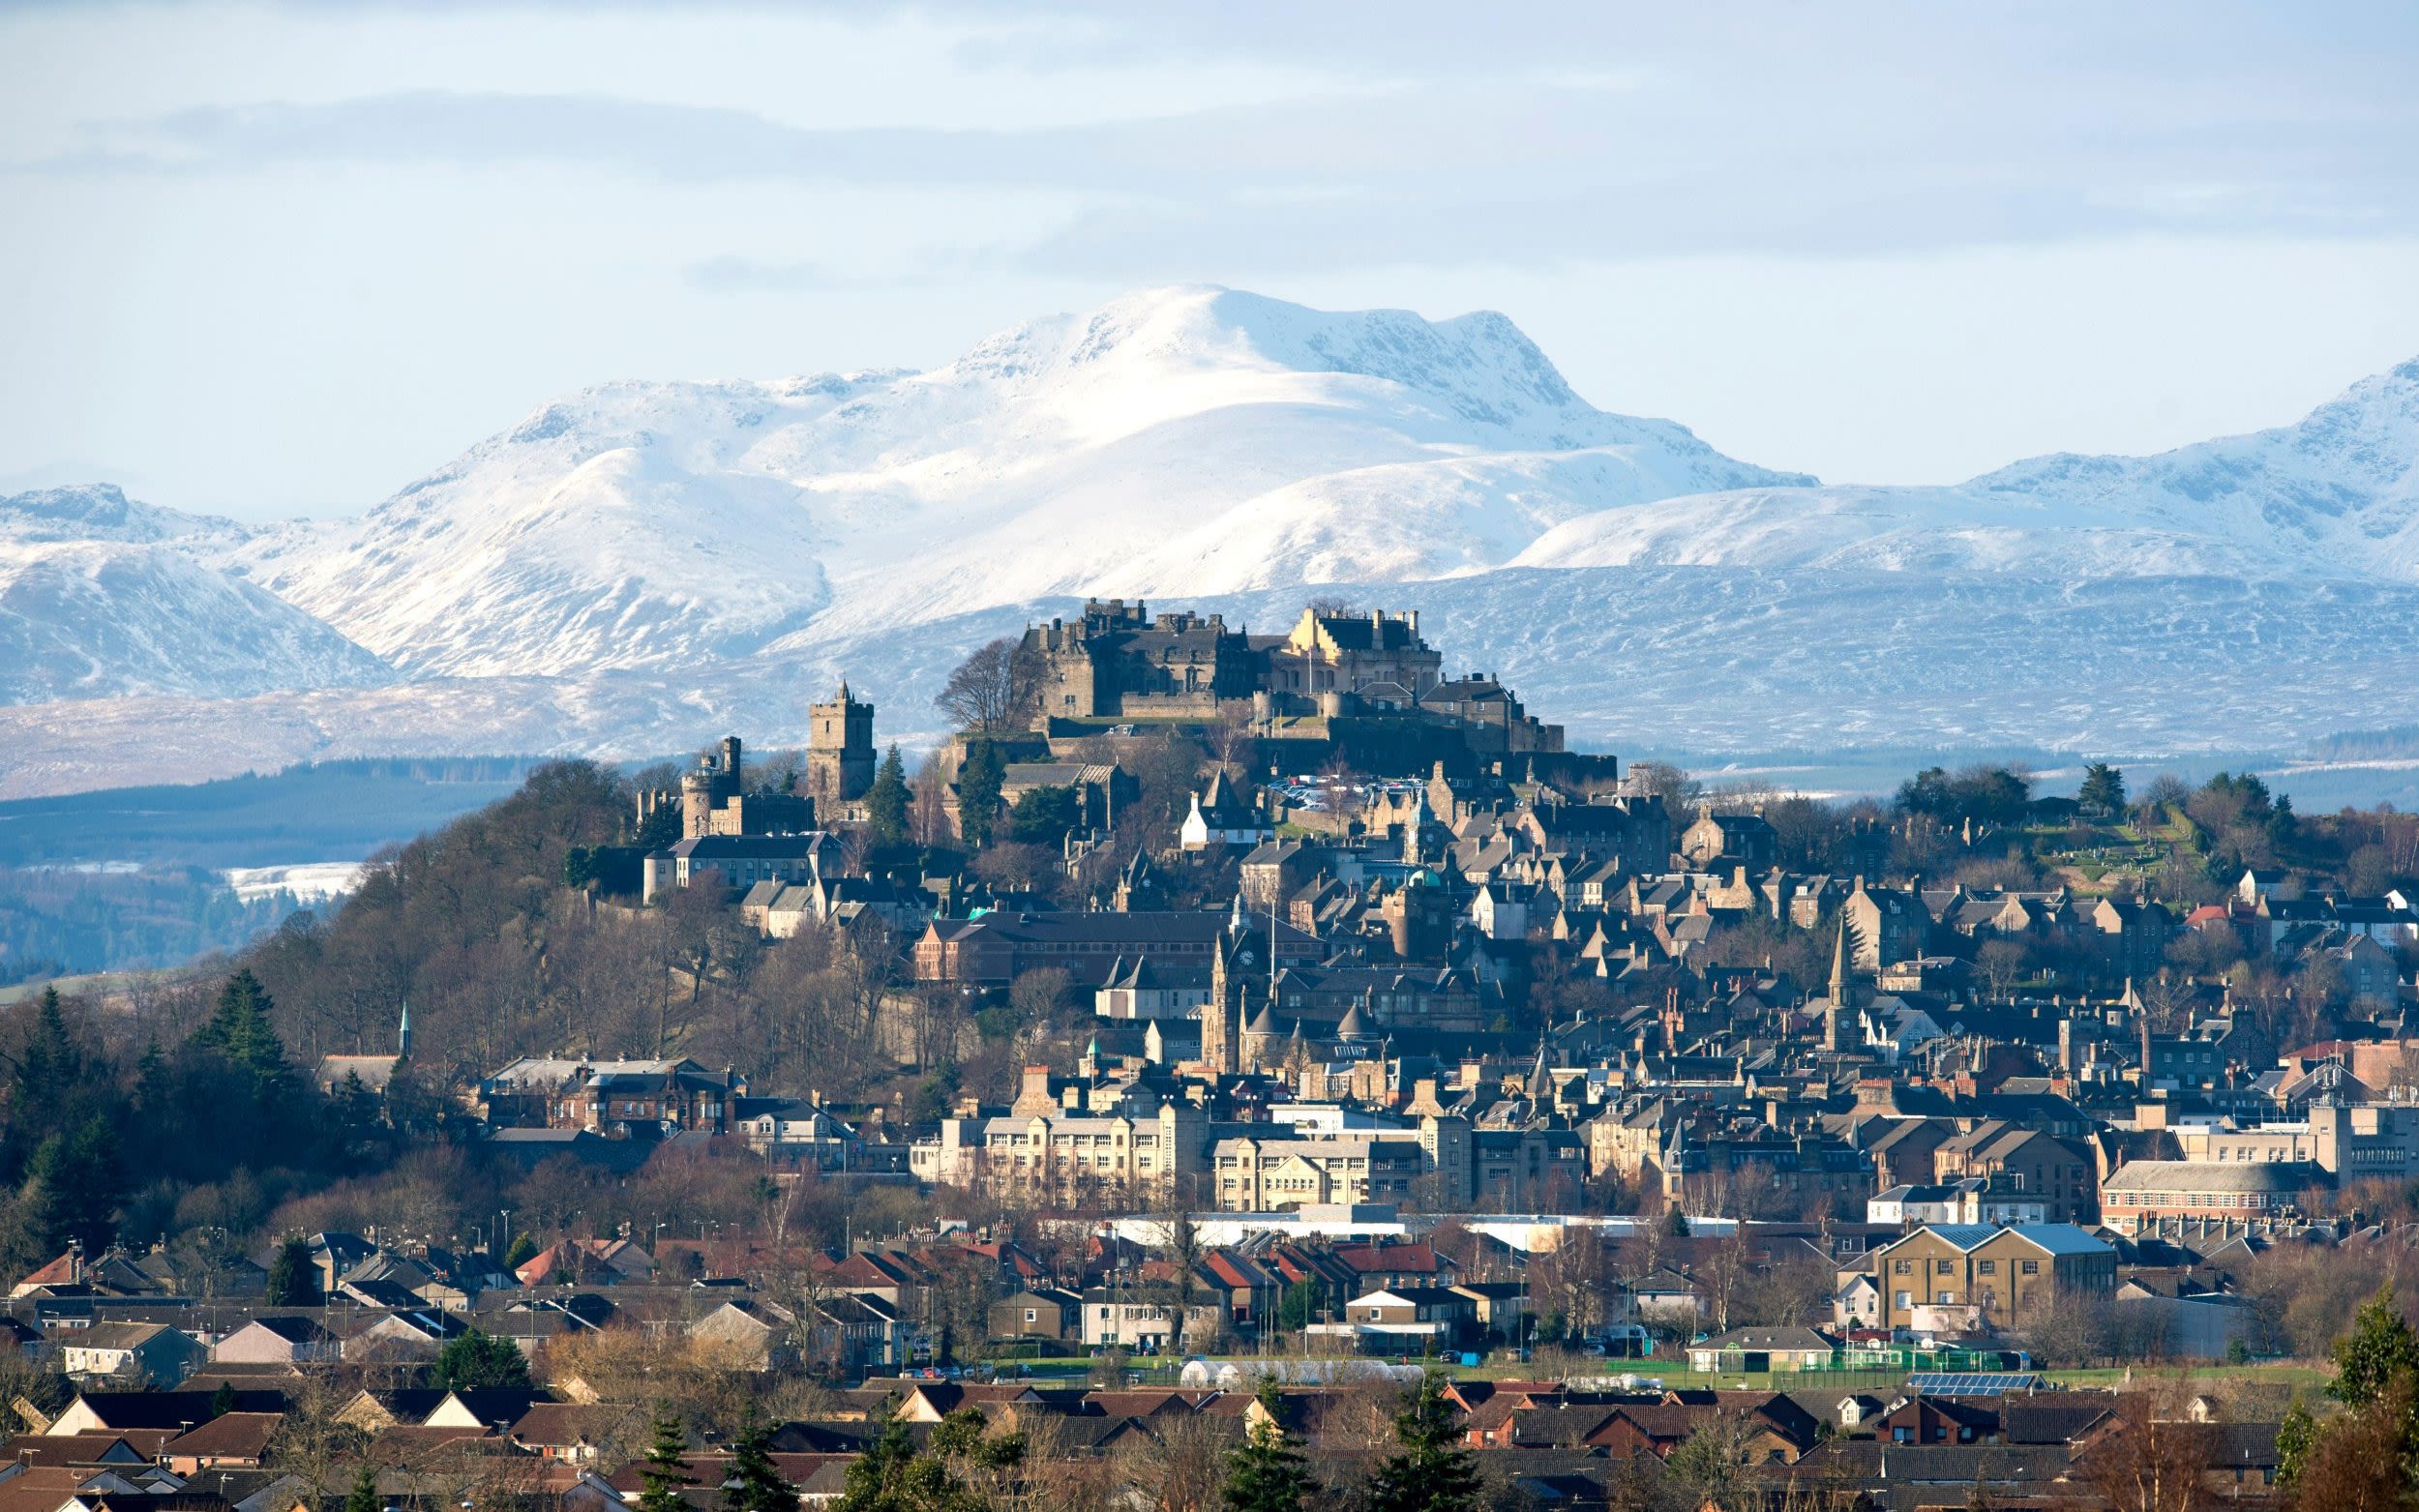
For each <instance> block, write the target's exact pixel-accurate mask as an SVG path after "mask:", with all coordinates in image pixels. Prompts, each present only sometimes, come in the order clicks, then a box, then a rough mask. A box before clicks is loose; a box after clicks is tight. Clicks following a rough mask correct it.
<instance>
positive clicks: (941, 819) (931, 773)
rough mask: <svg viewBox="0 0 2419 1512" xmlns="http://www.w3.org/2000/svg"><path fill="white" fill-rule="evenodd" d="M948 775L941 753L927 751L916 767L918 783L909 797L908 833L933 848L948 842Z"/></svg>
mask: <svg viewBox="0 0 2419 1512" xmlns="http://www.w3.org/2000/svg"><path fill="white" fill-rule="evenodd" d="M948 795H949V775H948V772H947V771H946V770H945V769H944V768H943V767H942V765H941V753H940V752H938V751H928V752H926V753H925V754H924V759H923V761H922V762H921V763H919V764H918V765H917V766H916V768H915V786H914V788H913V790H912V791H911V793H910V795H909V798H908V836H909V838H910V839H911V840H913V841H914V842H915V843H916V844H917V845H922V846H924V847H926V848H927V849H929V848H931V847H932V846H934V845H945V844H947V843H948V841H949V839H950V835H949V796H948Z"/></svg>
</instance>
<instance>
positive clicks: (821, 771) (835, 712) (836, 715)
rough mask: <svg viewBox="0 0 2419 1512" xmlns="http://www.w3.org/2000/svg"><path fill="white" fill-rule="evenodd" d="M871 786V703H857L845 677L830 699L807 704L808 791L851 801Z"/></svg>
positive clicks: (872, 747) (872, 741) (872, 733)
mask: <svg viewBox="0 0 2419 1512" xmlns="http://www.w3.org/2000/svg"><path fill="white" fill-rule="evenodd" d="M806 786H807V791H809V792H810V793H813V794H814V795H815V796H816V797H818V798H821V799H824V800H826V801H832V802H839V803H852V802H854V801H855V800H857V799H859V798H862V797H864V796H865V790H866V789H867V788H869V787H871V786H874V706H873V705H872V704H870V703H859V702H858V701H857V700H856V699H855V698H854V697H851V695H850V693H849V685H848V683H847V682H846V681H843V682H842V683H841V684H840V692H839V694H838V696H837V697H834V698H833V699H832V700H831V701H830V702H829V703H817V704H810V705H809V706H808V708H807V735H806Z"/></svg>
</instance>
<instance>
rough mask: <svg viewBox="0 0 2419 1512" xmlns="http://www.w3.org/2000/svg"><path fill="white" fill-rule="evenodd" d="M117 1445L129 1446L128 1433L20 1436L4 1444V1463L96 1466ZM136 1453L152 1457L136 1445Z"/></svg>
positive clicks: (0, 1448)
mask: <svg viewBox="0 0 2419 1512" xmlns="http://www.w3.org/2000/svg"><path fill="white" fill-rule="evenodd" d="M114 1443H126V1436H125V1435H124V1434H114V1433H108V1432H105V1431H104V1432H98V1433H89V1434H18V1435H17V1436H16V1437H15V1438H11V1439H9V1440H8V1441H7V1442H6V1443H0V1462H5V1463H8V1464H22V1465H33V1466H64V1465H94V1464H98V1463H99V1462H100V1460H101V1457H102V1456H103V1455H105V1454H106V1453H108V1452H109V1446H110V1445H111V1444H114ZM127 1447H128V1448H130V1449H134V1452H135V1454H136V1455H137V1456H138V1457H140V1458H141V1459H143V1460H146V1461H147V1460H149V1459H150V1458H151V1456H150V1455H149V1454H146V1453H144V1452H143V1451H142V1450H140V1449H139V1448H136V1447H135V1446H134V1445H133V1444H127Z"/></svg>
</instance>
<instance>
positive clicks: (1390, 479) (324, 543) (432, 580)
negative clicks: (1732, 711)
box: [242, 288, 1812, 675]
mask: <svg viewBox="0 0 2419 1512" xmlns="http://www.w3.org/2000/svg"><path fill="white" fill-rule="evenodd" d="M1811 482H1812V480H1811V479H1807V478H1805V477H1803V476H1800V475H1793V474H1784V473H1777V472H1772V471H1770V470H1768V469H1765V468H1761V467H1754V466H1749V465H1747V464H1745V463H1741V462H1737V461H1733V460H1730V459H1728V458H1726V457H1723V456H1721V455H1720V454H1719V453H1717V452H1716V451H1714V450H1713V449H1712V448H1711V447H1708V446H1706V445H1705V444H1704V443H1703V442H1701V441H1699V440H1697V438H1696V437H1694V436H1693V435H1691V434H1689V433H1688V432H1687V430H1685V429H1684V428H1682V427H1680V426H1677V425H1673V424H1670V423H1668V422H1663V421H1652V420H1635V419H1630V418H1628V417H1626V416H1618V415H1608V414H1604V413H1602V412H1600V411H1598V410H1596V409H1594V408H1591V407H1590V406H1588V405H1587V404H1586V403H1585V402H1583V401H1582V400H1579V399H1578V397H1577V396H1576V395H1574V394H1572V393H1571V391H1570V389H1569V386H1568V384H1566V383H1565V382H1564V381H1563V378H1562V375H1561V374H1560V373H1559V372H1557V371H1555V369H1554V367H1553V365H1552V364H1551V363H1550V362H1548V361H1547V360H1546V358H1545V356H1544V354H1543V353H1541V352H1539V351H1538V349H1537V347H1536V346H1535V345H1534V344H1532V343H1531V342H1530V341H1528V340H1527V338H1525V337H1523V336H1522V335H1521V334H1520V333H1519V331H1518V329H1517V328H1516V327H1514V326H1513V325H1512V324H1511V323H1510V322H1509V321H1508V320H1506V319H1504V318H1503V317H1502V316H1500V315H1487V314H1481V315H1466V316H1463V317H1461V318H1460V319H1457V320H1448V321H1444V322H1440V323H1435V324H1431V323H1430V322H1428V321H1425V320H1421V319H1419V317H1418V316H1415V315H1410V314H1406V313H1402V312H1398V311H1375V312H1370V313H1363V314H1348V315H1337V314H1326V313H1322V312H1319V311H1309V310H1304V309H1302V308H1300V307H1299V306H1294V305H1286V304H1281V303H1279V302H1277V301H1273V300H1267V299H1262V298H1259V297H1258V296H1255V295H1250V294H1241V293H1236V292H1233V291H1228V290H1222V289H1208V288H1183V289H1168V290H1156V291H1151V292H1150V293H1146V294H1138V295H1134V296H1130V297H1128V298H1126V299H1122V300H1119V301H1115V302H1113V303H1111V304H1109V305H1106V306H1104V307H1102V308H1101V309H1099V310H1097V311H1091V312H1090V313H1088V314H1083V315H1059V316H1052V317H1048V318H1046V319H1041V320H1036V321H1032V322H1030V323H1029V324H1027V325H1024V326H1020V327H1017V328H1016V329H1014V330H1012V331H1008V332H1004V333H1001V334H1000V335H998V336H995V337H992V338H990V339H988V340H986V341H982V342H979V343H978V344H976V345H975V346H974V347H973V348H972V349H971V350H970V351H969V352H967V353H966V355H964V356H963V357H961V358H960V359H958V360H957V361H956V362H954V363H952V364H950V365H949V366H947V367H945V368H942V369H940V370H938V371H933V372H928V373H910V372H898V371H888V372H875V373H854V374H824V375H821V376H817V377H809V378H793V379H787V380H781V381H777V382H768V383H711V384H703V383H624V384H612V385H607V386H604V387H600V388H596V389H591V390H587V391H585V392H583V393H581V394H578V395H574V396H571V397H570V398H568V399H565V400H558V401H556V402H554V403H552V404H549V405H547V406H546V407H544V408H543V409H541V410H540V411H538V412H537V413H536V414H534V415H532V416H531V417H529V418H528V419H527V420H525V421H523V423H522V424H521V425H519V426H518V427H516V428H514V429H513V430H509V431H507V432H505V433H503V434H501V435H499V436H496V437H494V438H493V439H491V440H489V441H485V442H482V443H481V444H480V445H479V446H477V447H474V448H473V449H472V450H471V451H470V452H468V453H466V454H465V455H464V456H463V458H461V459H459V460H456V461H455V462H453V463H451V464H449V465H448V466H446V467H445V468H443V469H441V470H440V471H438V472H437V473H434V474H433V475H431V476H430V477H429V478H426V479H423V480H421V481H420V482H418V483H416V484H414V485H412V486H411V487H410V488H408V489H404V490H403V491H402V492H401V493H398V494H397V495H396V496H395V497H394V498H392V499H390V500H389V501H387V502H386V503H385V504H382V505H380V506H379V507H378V508H377V509H375V510H373V511H372V512H371V514H370V515H369V516H368V517H367V518H365V519H363V520H361V521H360V522H359V523H358V524H356V525H353V526H351V527H348V528H344V529H340V530H335V531H329V532H325V533H322V534H319V535H315V536H306V537H302V538H298V539H282V540H280V541H277V542H275V543H267V544H263V545H262V546H261V547H259V548H254V550H252V551H251V552H249V553H248V554H246V555H245V556H244V557H243V558H242V559H243V560H245V561H246V563H247V564H248V565H249V567H250V568H251V570H252V571H254V573H255V575H256V576H257V578H258V579H259V580H260V581H262V582H263V583H264V584H266V585H267V586H269V587H271V588H272V589H274V590H275V591H276V592H278V593H280V594H281V595H283V596H284V597H285V598H287V599H288V600H290V601H291V602H293V603H295V604H297V605H299V606H301V607H303V608H306V609H309V610H310V611H312V612H313V613H315V614H317V615H319V616H321V617H322V618H324V619H326V620H327V621H328V622H329V623H331V624H333V625H336V626H338V627H339V628H341V629H342V630H343V631H344V632H345V633H346V634H347V635H349V636H351V637H353V638H355V639H357V640H359V641H360V642H361V643H362V644H364V645H366V646H368V647H370V648H371V649H372V650H373V651H375V652H377V653H378V654H380V655H381V656H384V657H387V658H388V659H389V660H391V661H392V662H394V663H395V664H396V665H397V666H398V667H403V668H404V669H405V670H406V671H408V672H410V673H412V674H414V675H437V674H442V675H496V674H504V673H542V674H548V675H565V674H571V673H577V672H582V671H592V670H598V669H604V668H613V667H666V666H676V665H679V664H681V663H683V662H690V661H695V660H698V659H700V658H702V657H728V656H734V655H745V654H748V653H750V652H751V651H755V650H761V649H768V648H769V649H773V650H776V651H785V652H786V651H791V650H795V649H797V648H799V647H800V646H802V645H807V644H811V643H817V642H821V641H825V640H828V639H830V638H832V637H835V636H845V635H851V634H855V633H859V632H862V631H865V630H869V629H874V628H878V627H881V626H886V625H895V624H899V623H902V622H914V621H920V620H927V619H933V618H940V617H945V616H947V615H951V614H960V613H966V612H969V611H972V610H976V609H981V608H987V607H989V606H993V605H998V604H1005V603H1017V602H1021V601H1024V600H1028V599H1034V598H1041V597H1047V596H1051V595H1061V594H1078V595H1080V594H1086V593H1119V594H1125V595H1128V596H1132V595H1159V596H1164V595H1167V594H1172V593H1198V592H1213V591H1220V590H1231V589H1239V588H1246V587H1254V586H1263V585H1274V584H1281V583H1299V582H1303V581H1323V580H1344V579H1354V578H1372V577H1395V576H1399V577H1405V578H1435V577H1444V576H1448V575H1451V574H1455V573H1464V572H1474V571H1485V570H1488V569H1490V568H1493V567H1497V566H1500V565H1502V564H1503V563H1505V562H1507V561H1508V560H1509V559H1510V558H1511V557H1512V556H1513V555H1515V554H1516V553H1517V552H1518V551H1519V550H1520V549H1521V548H1522V547H1524V546H1526V545H1527V544H1528V542H1529V541H1530V540H1532V539H1534V538H1535V537H1536V535H1537V534H1538V532H1539V531H1541V530H1543V529H1545V528H1547V527H1549V526H1551V525H1553V524H1555V523H1558V522H1560V521H1561V520H1564V519H1570V518H1572V517H1574V516H1577V515H1580V514H1583V513H1586V512H1588V511H1590V510H1593V509H1598V508H1602V507H1604V506H1606V505H1608V504H1628V503H1636V502H1639V501H1642V500H1648V499H1657V498H1665V497H1669V496H1671V495H1673V494H1680V493H1696V492H1702V491H1704V490H1706V489H1723V488H1742V487H1756V486H1766V487H1769V486H1777V485H1786V484H1803V483H1811Z"/></svg>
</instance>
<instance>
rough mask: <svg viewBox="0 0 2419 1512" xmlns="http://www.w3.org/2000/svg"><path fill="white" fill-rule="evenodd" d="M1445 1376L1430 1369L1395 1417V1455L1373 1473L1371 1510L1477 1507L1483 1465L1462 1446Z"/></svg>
mask: <svg viewBox="0 0 2419 1512" xmlns="http://www.w3.org/2000/svg"><path fill="white" fill-rule="evenodd" d="M1459 1440H1460V1435H1459V1433H1458V1432H1457V1425H1456V1424H1455V1423H1454V1421H1453V1408H1452V1404H1450V1403H1448V1402H1447V1401H1446V1400H1445V1378H1444V1377H1442V1376H1440V1375H1438V1374H1436V1373H1435V1372H1434V1371H1430V1372H1428V1373H1427V1374H1425V1375H1423V1376H1421V1377H1420V1378H1419V1386H1418V1387H1417V1388H1416V1389H1414V1390H1413V1391H1412V1392H1410V1393H1409V1394H1408V1395H1407V1396H1406V1397H1405V1398H1404V1401H1403V1410H1402V1411H1401V1412H1400V1413H1399V1414H1398V1415H1397V1416H1396V1417H1395V1419H1394V1441H1395V1444H1396V1448H1395V1450H1394V1452H1393V1453H1392V1454H1389V1455H1388V1456H1387V1457H1386V1458H1385V1459H1383V1460H1381V1461H1379V1462H1378V1468H1377V1471H1376V1473H1374V1474H1373V1475H1371V1476H1370V1478H1369V1509H1370V1512H1478V1506H1479V1500H1478V1462H1477V1461H1476V1460H1475V1459H1474V1458H1473V1457H1472V1455H1471V1453H1470V1451H1469V1450H1467V1449H1465V1448H1463V1447H1461V1444H1460V1441H1459Z"/></svg>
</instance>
